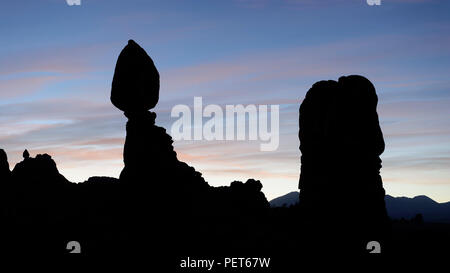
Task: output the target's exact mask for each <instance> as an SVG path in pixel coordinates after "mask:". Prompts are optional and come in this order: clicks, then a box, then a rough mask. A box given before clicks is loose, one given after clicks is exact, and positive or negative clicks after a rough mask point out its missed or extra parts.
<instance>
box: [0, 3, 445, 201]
mask: <svg viewBox="0 0 450 273" xmlns="http://www.w3.org/2000/svg"><path fill="white" fill-rule="evenodd" d="M0 37H1V39H0V148H2V149H4V150H5V151H6V152H7V154H8V159H9V163H10V166H11V168H13V167H14V165H15V164H16V163H17V162H19V161H21V160H22V152H23V150H24V149H28V150H29V151H30V154H31V155H32V156H35V155H36V154H39V153H48V154H50V155H51V156H52V157H53V158H54V159H55V161H56V163H57V165H58V168H59V170H60V172H61V173H62V174H63V175H64V176H66V178H68V179H69V180H71V181H73V182H82V181H85V180H87V178H89V177H91V176H112V177H118V176H119V174H120V171H121V170H122V168H123V162H122V151H123V144H124V139H125V124H126V121H127V119H126V118H125V117H124V115H123V113H122V112H121V111H120V110H118V109H116V108H115V107H114V106H113V105H112V104H111V103H110V100H109V96H110V90H111V81H112V76H113V73H114V67H115V62H116V60H117V57H118V55H119V53H120V51H121V50H122V48H123V47H124V46H125V45H126V43H127V41H128V40H129V39H133V40H135V41H136V42H137V43H139V44H140V45H141V46H142V47H143V48H144V49H145V50H146V51H147V53H148V54H149V55H150V56H151V57H152V58H153V60H154V62H155V65H156V66H157V68H158V70H159V73H160V76H161V89H160V100H159V103H158V105H157V106H156V108H155V109H154V111H155V112H156V113H157V119H156V123H157V125H159V126H162V127H164V128H166V129H167V132H168V133H169V134H170V132H171V126H172V124H173V123H174V122H175V121H176V118H172V117H171V115H170V113H171V109H172V108H173V107H174V106H175V105H178V104H185V105H188V106H190V107H193V102H194V97H202V99H203V104H204V105H208V104H217V105H220V106H222V107H225V105H227V104H230V105H236V104H243V105H249V104H255V105H261V104H263V105H279V106H280V143H279V148H278V149H277V150H275V151H270V152H262V151H260V148H259V147H260V142H259V141H249V140H247V141H207V140H195V141H194V140H192V141H185V140H181V141H177V142H175V143H174V147H175V150H176V151H177V154H178V158H179V159H180V160H182V161H185V162H187V163H188V164H190V165H191V166H193V167H195V168H196V170H198V171H200V172H202V173H203V177H204V178H205V179H206V181H208V183H209V184H210V185H213V186H219V185H228V184H229V183H230V182H232V181H234V180H240V181H246V180H247V179H248V178H255V179H258V180H260V181H261V183H262V184H263V191H264V193H265V194H266V196H267V198H268V199H269V200H270V199H272V198H275V197H278V196H280V195H283V194H286V193H288V192H290V191H295V190H297V186H298V179H299V172H300V151H299V149H298V147H299V140H298V136H297V134H298V108H299V105H300V103H301V102H302V100H303V98H304V96H305V94H306V92H307V91H308V89H309V88H310V87H311V86H312V85H313V84H314V83H315V82H317V81H320V80H328V79H334V80H337V79H338V78H339V77H340V76H342V75H351V74H360V75H364V76H366V77H367V78H368V79H369V80H371V81H372V82H373V84H374V85H375V87H376V89H377V93H378V97H379V104H378V114H379V117H380V123H381V128H382V130H383V133H384V137H385V142H386V150H385V152H384V153H383V155H382V156H381V159H382V160H383V168H382V169H381V175H382V178H383V182H384V187H385V189H386V193H387V194H390V195H393V196H408V197H413V196H416V195H427V196H429V197H431V198H433V199H434V200H436V201H439V202H446V201H450V119H449V118H448V117H449V116H450V77H449V75H450V1H447V0H382V1H381V5H380V6H369V5H368V4H367V3H366V1H365V0H334V1H333V0H321V1H315V0H223V1H212V0H210V1H202V0H197V1H189V0H185V1H170V0H164V1H135V0H133V1H132V0H127V1H117V0H82V1H81V5H80V6H69V5H67V3H66V1H65V0H42V1H31V0H29V1H25V0H16V1H5V0H2V2H1V8H0ZM350 169H351V168H350ZM345 171H349V170H345Z"/></svg>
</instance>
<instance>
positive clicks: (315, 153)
mask: <svg viewBox="0 0 450 273" xmlns="http://www.w3.org/2000/svg"><path fill="white" fill-rule="evenodd" d="M377 102H378V98H377V95H376V92H375V88H374V86H373V85H372V83H371V82H370V81H369V80H367V79H366V78H364V77H362V76H348V77H341V78H340V79H339V81H338V82H336V81H321V82H318V83H316V84H314V85H313V87H312V88H311V89H310V90H309V91H308V93H307V94H306V97H305V99H304V101H303V103H302V104H301V107H300V119H299V121H300V131H299V138H300V150H301V153H302V156H301V163H302V165H301V174H300V183H299V188H300V207H301V209H302V211H303V212H304V213H305V215H304V217H305V219H307V220H309V221H311V223H312V224H313V225H321V226H326V228H327V229H328V230H333V231H337V230H338V231H337V232H336V233H334V232H333V236H344V238H343V239H342V240H349V239H352V238H353V239H361V240H364V239H368V240H375V239H378V238H379V237H380V236H381V234H382V233H383V232H384V231H385V224H386V221H387V215H386V208H385V203H384V194H385V192H384V189H383V185H382V181H381V176H380V174H379V173H380V168H381V159H380V155H381V153H382V152H383V151H384V140H383V135H382V132H381V129H380V125H379V122H378V115H377V111H376V107H377ZM338 234H339V235H338ZM345 236H348V237H345ZM366 242H367V241H366ZM364 247H365V246H361V249H364Z"/></svg>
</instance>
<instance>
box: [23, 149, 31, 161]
mask: <svg viewBox="0 0 450 273" xmlns="http://www.w3.org/2000/svg"><path fill="white" fill-rule="evenodd" d="M22 156H23V159H28V158H30V153H29V152H28V150H25V151H23V154H22Z"/></svg>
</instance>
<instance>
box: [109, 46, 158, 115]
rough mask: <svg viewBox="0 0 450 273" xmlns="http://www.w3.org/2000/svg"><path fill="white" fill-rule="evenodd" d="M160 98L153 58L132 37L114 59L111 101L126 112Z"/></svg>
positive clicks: (148, 106) (150, 105)
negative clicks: (115, 60)
mask: <svg viewBox="0 0 450 273" xmlns="http://www.w3.org/2000/svg"><path fill="white" fill-rule="evenodd" d="M158 99H159V73H158V70H156V67H155V65H154V64H153V60H152V59H151V58H150V57H149V56H148V55H147V53H146V52H145V50H144V49H142V48H141V47H140V46H139V45H138V44H136V43H135V42H134V41H133V40H129V41H128V45H127V46H125V48H124V49H123V50H122V52H121V53H120V55H119V58H118V59H117V63H116V69H115V71H114V78H113V82H112V88H111V102H112V103H113V104H114V106H116V107H117V108H119V109H120V110H122V111H124V112H125V113H126V114H130V115H131V114H132V113H134V112H144V111H148V110H150V109H152V108H153V107H155V105H156V104H157V103H158Z"/></svg>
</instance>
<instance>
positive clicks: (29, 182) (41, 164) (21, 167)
mask: <svg viewBox="0 0 450 273" xmlns="http://www.w3.org/2000/svg"><path fill="white" fill-rule="evenodd" d="M12 180H13V181H14V183H24V184H26V185H24V186H27V187H33V188H38V187H53V186H58V185H63V184H67V183H69V181H68V180H67V179H66V178H65V177H64V176H63V175H61V174H60V173H59V171H58V168H57V167H56V163H55V161H53V159H52V157H51V156H49V155H48V154H43V155H41V154H38V155H37V156H36V157H35V158H32V157H29V154H28V157H25V152H24V160H23V161H22V162H19V163H17V164H16V166H15V167H14V169H13V170H12Z"/></svg>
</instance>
